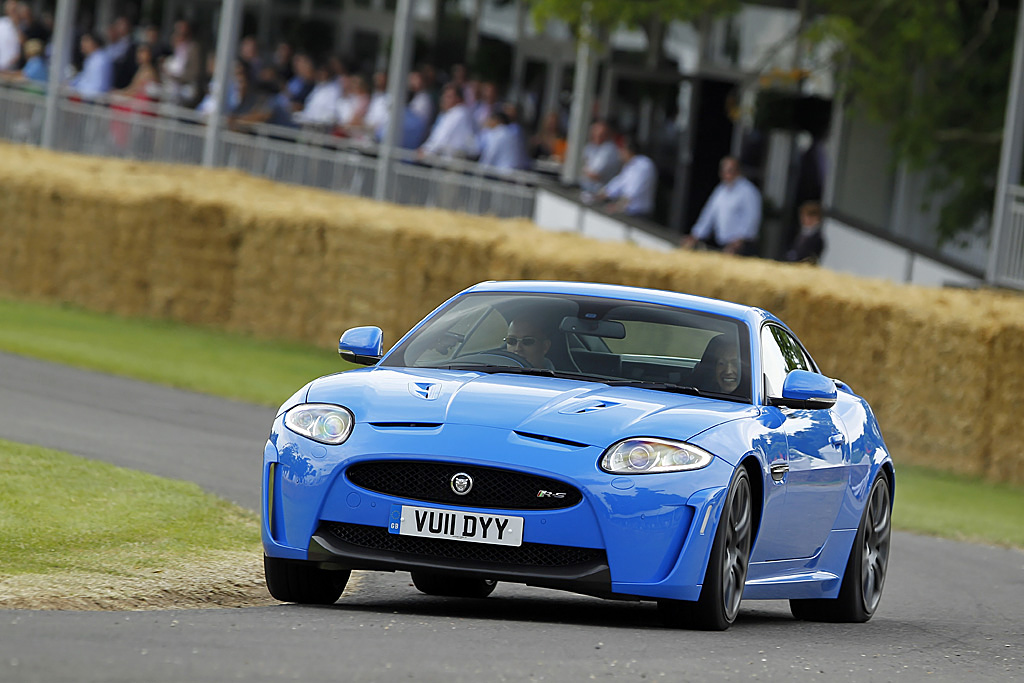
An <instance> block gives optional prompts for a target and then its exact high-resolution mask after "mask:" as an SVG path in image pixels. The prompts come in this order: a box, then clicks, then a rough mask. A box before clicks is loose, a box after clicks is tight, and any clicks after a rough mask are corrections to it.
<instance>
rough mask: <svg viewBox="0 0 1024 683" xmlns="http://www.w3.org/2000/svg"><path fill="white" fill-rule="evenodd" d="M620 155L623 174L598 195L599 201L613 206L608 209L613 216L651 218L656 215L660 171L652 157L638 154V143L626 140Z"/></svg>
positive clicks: (616, 177) (620, 149) (629, 139)
mask: <svg viewBox="0 0 1024 683" xmlns="http://www.w3.org/2000/svg"><path fill="white" fill-rule="evenodd" d="M619 154H620V158H621V159H622V171H620V172H619V174H618V175H617V176H615V177H614V178H612V179H611V180H610V181H609V182H608V184H607V185H605V186H604V187H603V188H602V189H601V191H600V192H598V194H597V196H598V198H599V199H607V200H610V201H611V202H612V203H611V204H609V205H608V207H607V208H608V211H610V212H612V213H625V214H628V215H630V216H647V215H650V214H651V212H653V211H654V193H655V191H656V190H657V188H658V169H657V168H655V166H654V162H653V161H651V158H650V157H647V156H644V155H643V154H639V153H638V151H637V146H636V142H635V141H634V140H633V139H632V138H630V137H626V138H624V139H623V144H622V146H621V147H620V148H619Z"/></svg>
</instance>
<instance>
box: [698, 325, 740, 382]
mask: <svg viewBox="0 0 1024 683" xmlns="http://www.w3.org/2000/svg"><path fill="white" fill-rule="evenodd" d="M742 378H743V371H742V366H741V365H740V352H739V347H738V346H737V345H736V342H735V341H731V340H730V339H728V338H727V337H726V336H725V335H724V334H720V335H718V336H717V337H714V338H712V340H711V341H710V342H708V345H707V347H706V348H705V349H704V354H703V355H702V356H701V359H700V362H699V363H697V366H696V367H695V368H694V369H693V378H692V379H693V382H692V383H693V385H694V386H695V387H697V388H698V389H700V390H702V391H709V392H713V393H718V394H734V393H736V392H737V391H738V390H739V388H740V380H741V379H742Z"/></svg>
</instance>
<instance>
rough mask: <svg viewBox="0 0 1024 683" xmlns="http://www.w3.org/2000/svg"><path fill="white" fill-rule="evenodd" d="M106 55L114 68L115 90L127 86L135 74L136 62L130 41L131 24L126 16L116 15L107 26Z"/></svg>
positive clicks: (133, 46)
mask: <svg viewBox="0 0 1024 683" xmlns="http://www.w3.org/2000/svg"><path fill="white" fill-rule="evenodd" d="M107 41H108V42H107V56H108V57H109V58H110V63H111V65H112V68H113V70H114V74H113V81H112V84H113V87H114V89H115V90H121V89H122V88H127V87H128V84H129V83H131V82H132V78H133V77H134V76H135V70H136V68H138V64H137V63H136V59H135V45H134V43H132V25H131V22H129V21H128V19H127V17H118V18H116V19H114V21H113V22H111V24H110V26H109V27H108V28H107Z"/></svg>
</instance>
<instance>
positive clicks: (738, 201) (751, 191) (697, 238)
mask: <svg viewBox="0 0 1024 683" xmlns="http://www.w3.org/2000/svg"><path fill="white" fill-rule="evenodd" d="M718 177H719V178H720V179H721V181H722V182H720V183H719V184H718V186H717V187H715V190H714V192H712V193H711V196H710V197H708V201H707V203H706V204H704V209H703V210H702V211H701V212H700V217H699V218H697V222H696V223H694V224H693V228H692V229H691V230H690V234H689V235H687V236H686V237H684V238H683V241H682V246H683V247H684V248H687V249H693V248H694V247H696V246H697V244H698V243H699V242H703V243H705V244H706V245H708V246H709V247H711V248H718V249H721V250H722V251H724V252H725V253H727V254H740V255H742V256H752V255H754V254H756V253H757V238H758V233H759V231H760V229H761V191H760V190H758V189H757V186H756V185H754V183H752V182H750V181H749V180H747V179H746V178H744V177H743V176H742V175H741V174H740V162H739V160H737V159H736V158H735V157H724V158H723V159H722V161H721V162H720V163H719V166H718Z"/></svg>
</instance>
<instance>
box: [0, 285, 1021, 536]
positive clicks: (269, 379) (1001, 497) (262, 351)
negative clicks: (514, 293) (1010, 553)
mask: <svg viewBox="0 0 1024 683" xmlns="http://www.w3.org/2000/svg"><path fill="white" fill-rule="evenodd" d="M0 320H3V321H4V324H3V325H0V350H3V351H9V352H13V353H18V354H22V355H26V356H32V357H36V358H41V359H44V360H52V361H56V362H60V363H66V364H69V365H74V366H78V367H83V368H89V369H93V370H100V371H103V372H109V373H113V374H117V375H123V376H126V377H132V378H136V379H142V380H146V381H150V382H158V383H162V384H168V385H172V386H177V387H180V388H184V389H191V390H195V391H200V392H203V393H208V394H213V395H217V396H224V397H227V398H236V399H241V400H247V401H252V402H256V403H262V404H265V405H273V406H276V405H278V404H279V403H280V402H281V401H283V400H284V399H285V398H287V397H288V396H290V395H291V394H292V393H293V392H294V391H295V390H296V389H298V388H299V387H301V386H302V385H303V384H305V383H306V382H308V381H309V380H310V379H313V378H314V377H318V376H320V375H324V374H328V373H331V372H337V371H339V370H344V369H347V368H349V367H351V366H349V365H347V364H345V363H344V362H343V361H341V360H340V359H339V358H338V356H337V354H336V353H334V352H333V350H320V349H315V348H311V347H308V346H302V345H297V344H287V343H277V342H267V341H261V340H256V339H252V338H249V337H246V336H244V335H238V334H230V333H226V332H220V331H216V330H210V329H197V328H193V327H188V326H184V325H179V324H176V323H171V322H162V321H150V320H138V319H126V318H119V317H115V316H109V315H103V314H98V313H90V312H85V311H80V310H76V309H72V308H68V307H60V306H48V305H41V304H34V303H25V302H17V301H8V300H3V299H0ZM44 481H45V480H44ZM51 483H52V482H46V484H45V485H49V484H51ZM45 485H44V486H45ZM45 491H48V489H45V488H44V489H41V490H40V495H43V494H44V492H45ZM50 495H53V494H52V493H51V494H50ZM1021 519H1024V489H1022V488H1019V487H1013V486H1009V485H1002V484H992V483H988V482H984V481H980V480H972V479H969V478H964V477H960V476H955V475H949V474H944V473H941V472H933V471H929V470H926V469H922V468H916V467H908V466H905V465H900V463H899V461H898V454H897V471H896V506H895V511H894V514H893V523H894V525H895V526H896V527H897V528H899V529H904V530H908V531H915V532H919V533H925V534H932V535H937V536H943V537H946V538H954V539H961V540H971V541H980V542H985V543H994V544H998V545H1009V546H1015V547H1020V548H1024V527H1021V526H1020V525H1019V520H1021Z"/></svg>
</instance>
